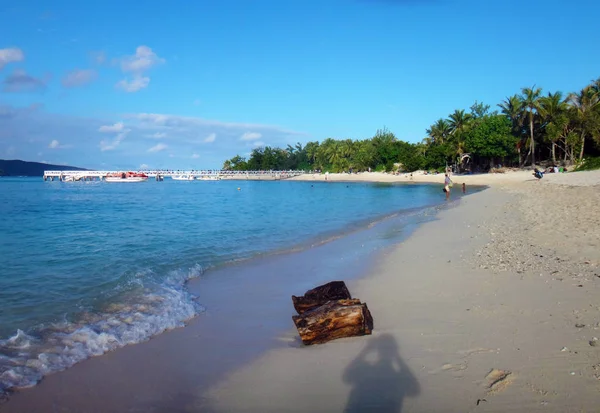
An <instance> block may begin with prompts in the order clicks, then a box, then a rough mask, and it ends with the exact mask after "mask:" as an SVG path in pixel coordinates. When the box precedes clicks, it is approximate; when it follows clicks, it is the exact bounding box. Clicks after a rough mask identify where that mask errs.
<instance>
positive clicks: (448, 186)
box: [444, 173, 452, 201]
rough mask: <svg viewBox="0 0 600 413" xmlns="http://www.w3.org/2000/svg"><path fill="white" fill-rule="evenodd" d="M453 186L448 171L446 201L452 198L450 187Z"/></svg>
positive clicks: (445, 189)
mask: <svg viewBox="0 0 600 413" xmlns="http://www.w3.org/2000/svg"><path fill="white" fill-rule="evenodd" d="M451 186H452V179H450V177H449V176H448V173H446V177H445V178H444V192H445V193H446V201H447V200H449V199H450V187H451Z"/></svg>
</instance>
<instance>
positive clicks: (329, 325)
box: [292, 299, 373, 345]
mask: <svg viewBox="0 0 600 413" xmlns="http://www.w3.org/2000/svg"><path fill="white" fill-rule="evenodd" d="M292 319H293V320H294V324H296V328H297V329H298V333H299V334H300V338H301V339H302V342H303V343H304V344H307V345H308V344H320V343H325V342H327V341H331V340H335V339H337V338H342V337H351V336H364V335H368V334H371V331H372V330H373V317H371V313H370V312H369V309H368V308H367V305H366V304H365V303H361V302H360V300H358V299H354V300H352V299H350V300H336V301H329V302H327V303H326V304H323V305H322V306H320V307H317V308H314V309H312V310H309V311H305V312H303V313H302V314H300V315H296V316H292Z"/></svg>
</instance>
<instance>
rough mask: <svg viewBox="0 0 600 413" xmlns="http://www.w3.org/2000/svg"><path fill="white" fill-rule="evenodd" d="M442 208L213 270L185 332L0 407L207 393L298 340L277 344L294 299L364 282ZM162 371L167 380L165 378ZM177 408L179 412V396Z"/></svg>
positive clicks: (120, 404) (94, 363) (192, 286)
mask: <svg viewBox="0 0 600 413" xmlns="http://www.w3.org/2000/svg"><path fill="white" fill-rule="evenodd" d="M439 208H444V206H443V204H442V203H440V204H437V205H435V206H426V207H423V208H422V209H421V208H419V210H418V211H416V210H408V211H404V212H405V213H402V212H400V213H394V214H393V215H392V216H389V215H386V216H385V217H380V218H379V219H377V220H376V221H375V222H369V225H366V224H365V225H361V228H352V229H351V230H350V231H347V232H344V233H343V234H340V235H339V236H337V237H334V239H333V240H329V239H327V240H325V241H324V242H320V243H309V244H307V245H303V246H302V248H300V249H299V250H295V251H294V250H292V251H287V250H286V251H279V252H274V253H270V254H266V255H264V256H258V257H255V258H252V259H247V260H242V261H239V262H232V263H230V264H228V265H224V266H221V267H216V268H213V269H211V270H209V271H208V272H207V273H205V274H203V275H202V276H201V277H199V278H195V279H192V280H190V281H189V282H188V284H187V289H188V291H190V292H191V293H192V294H193V295H194V296H196V297H197V298H196V300H197V302H198V303H200V304H201V305H202V306H203V307H204V309H205V311H203V312H202V313H201V314H199V315H198V316H197V317H195V318H193V319H191V320H188V322H186V326H185V327H183V328H176V329H172V330H168V331H165V332H163V333H161V334H159V335H157V336H154V337H153V338H151V339H150V340H148V341H144V342H141V343H138V344H135V345H131V346H125V347H121V348H119V349H116V350H114V351H112V352H108V353H105V354H103V355H102V356H99V357H92V358H89V359H87V360H84V361H82V362H80V363H77V364H75V365H74V366H72V367H70V368H69V369H67V370H65V371H61V372H56V373H52V374H49V375H47V376H46V377H44V379H43V380H42V381H41V382H40V383H38V384H37V385H36V386H34V387H32V388H26V389H15V390H14V391H13V392H12V393H11V395H10V398H9V400H8V402H7V403H5V404H1V403H0V411H1V412H4V411H7V412H9V411H27V412H34V411H39V412H43V411H45V408H44V406H47V405H50V404H52V405H57V406H61V408H62V409H63V410H64V411H77V412H80V411H95V410H94V409H95V408H98V407H97V406H99V405H103V410H101V411H122V410H130V409H134V411H135V409H138V408H139V409H141V407H140V406H142V405H143V406H145V407H144V409H142V410H143V411H148V410H145V409H148V406H150V405H153V403H162V401H161V400H163V399H165V400H172V399H173V398H174V397H175V395H176V394H177V393H178V392H180V391H182V390H181V389H187V391H191V390H195V389H197V388H198V387H201V388H202V387H204V388H206V389H208V388H209V387H210V385H211V384H212V380H216V379H217V378H219V377H221V376H223V375H225V374H226V373H227V372H229V371H234V370H235V369H236V368H238V367H241V366H243V365H244V364H246V363H248V362H250V361H251V360H252V359H254V358H255V357H259V356H260V354H262V353H264V352H266V351H268V350H270V349H273V348H279V347H281V346H287V345H290V343H291V344H292V345H293V344H294V341H293V340H292V341H291V342H288V341H281V340H280V337H281V335H282V334H283V333H285V332H286V331H287V330H288V329H289V326H290V323H291V314H292V312H291V311H293V308H292V309H291V310H290V309H289V307H291V299H290V296H291V295H292V294H301V293H303V292H304V291H306V290H308V289H310V288H312V287H313V286H314V285H315V283H316V284H318V283H323V282H327V281H329V280H330V278H331V277H332V274H339V277H340V278H346V279H352V278H354V277H358V276H360V275H361V274H362V273H364V272H365V271H366V269H367V268H368V265H369V263H370V262H371V260H372V259H373V256H374V254H377V251H378V250H379V249H380V248H387V247H388V246H389V244H390V243H394V242H395V241H394V240H396V241H397V240H399V239H401V238H402V237H405V236H406V234H407V233H410V232H411V231H412V229H413V228H414V227H415V226H418V225H419V223H420V222H421V221H423V220H430V219H432V217H433V216H434V215H435V211H437V210H438V209H439ZM398 237H400V238H398ZM305 274H310V276H308V277H307V276H305ZM333 277H334V278H336V277H338V276H333ZM292 325H293V324H292ZM238 341H239V343H238ZM198 352H199V353H201V354H198ZM190 363H191V364H192V365H194V366H196V367H197V368H198V371H194V368H193V367H192V366H191V365H190ZM147 364H150V365H147ZM140 372H144V373H143V374H139V373H140ZM163 375H166V376H168V377H169V380H168V381H167V382H163V381H162V380H163V379H164V377H163ZM106 381H109V382H106ZM132 392H134V393H135V394H136V395H137V396H136V399H134V400H130V399H129V395H130V394H131V393H132ZM146 400H152V402H149V401H146ZM165 403H166V401H165ZM171 403H172V405H170V406H178V401H177V400H172V402H171ZM124 406H126V407H124ZM120 408H121V409H120ZM165 408H166V407H165ZM170 408H171V407H170ZM158 411H160V410H158Z"/></svg>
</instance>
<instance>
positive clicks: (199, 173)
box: [44, 169, 305, 181]
mask: <svg viewBox="0 0 600 413" xmlns="http://www.w3.org/2000/svg"><path fill="white" fill-rule="evenodd" d="M123 172H125V173H127V172H136V173H144V174H146V175H148V177H150V178H155V179H156V180H157V181H162V178H164V177H173V176H181V175H187V176H193V177H195V178H196V179H198V180H203V179H206V180H209V179H211V180H215V179H241V180H278V179H287V178H291V177H293V176H298V175H303V174H304V173H305V172H303V171H224V170H191V171H182V170H172V169H168V170H166V169H157V170H152V171H44V181H46V180H51V181H54V180H55V179H58V180H60V181H86V180H95V179H100V180H102V179H104V178H105V177H106V176H108V175H111V176H115V175H117V174H121V173H123Z"/></svg>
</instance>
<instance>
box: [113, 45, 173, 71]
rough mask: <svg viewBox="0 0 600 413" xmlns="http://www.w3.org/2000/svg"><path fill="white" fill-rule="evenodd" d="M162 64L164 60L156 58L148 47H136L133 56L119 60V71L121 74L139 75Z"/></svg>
mask: <svg viewBox="0 0 600 413" xmlns="http://www.w3.org/2000/svg"><path fill="white" fill-rule="evenodd" d="M164 62H165V59H163V58H160V57H158V55H157V54H156V53H154V52H153V51H152V49H151V48H149V47H148V46H138V47H137V49H135V54H134V55H132V56H125V57H124V58H122V59H121V70H123V72H131V73H141V72H145V71H146V70H148V69H150V68H151V67H152V66H155V65H157V64H159V63H164Z"/></svg>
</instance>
